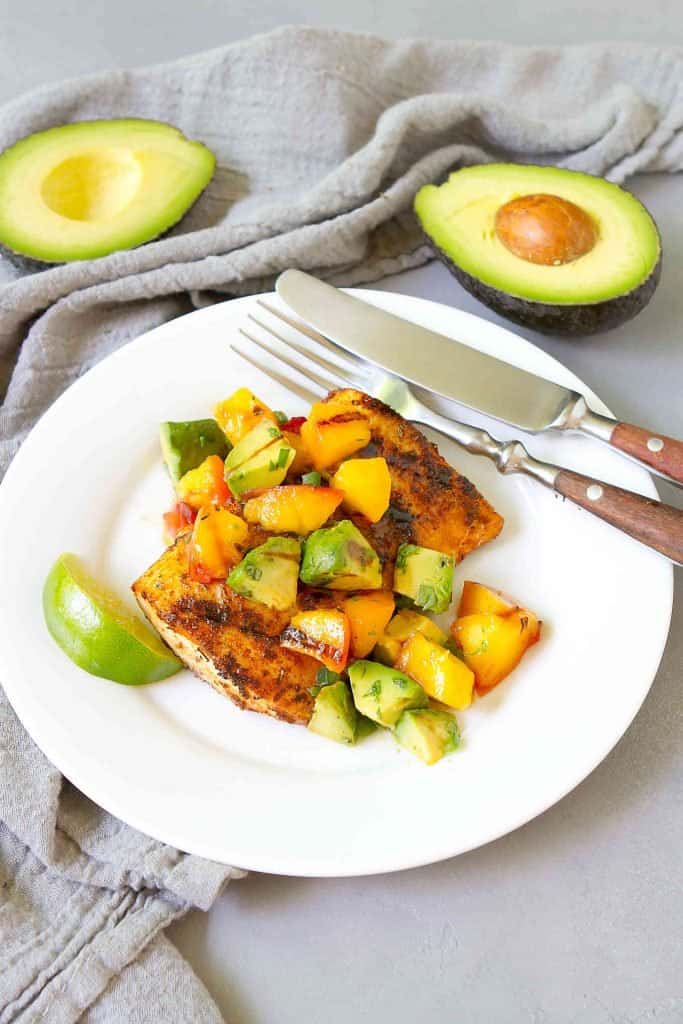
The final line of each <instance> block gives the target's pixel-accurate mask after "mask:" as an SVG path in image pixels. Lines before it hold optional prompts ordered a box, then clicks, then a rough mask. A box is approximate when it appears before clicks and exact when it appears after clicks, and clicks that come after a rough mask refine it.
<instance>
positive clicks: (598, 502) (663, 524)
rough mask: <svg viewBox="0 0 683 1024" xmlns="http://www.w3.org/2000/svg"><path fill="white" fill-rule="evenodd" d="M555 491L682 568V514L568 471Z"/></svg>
mask: <svg viewBox="0 0 683 1024" xmlns="http://www.w3.org/2000/svg"><path fill="white" fill-rule="evenodd" d="M628 429H632V430H635V429H638V428H636V427H632V428H628ZM643 433H644V432H643ZM674 443H675V444H679V445H680V442H679V441H677V442H674ZM554 487H555V490H556V491H557V493H558V494H561V495H562V496H563V497H565V498H569V500H570V501H573V502H574V504H575V505H580V506H581V508H585V509H586V511H588V512H591V513H592V514H593V515H594V516H598V518H599V519H604V520H605V522H607V523H610V524H611V525H612V526H616V527H617V529H619V530H623V532H624V533H628V534H629V535H630V536H631V537H635V539H636V540H639V541H641V542H642V543H643V544H647V545H648V547H651V548H654V550H655V551H659V552H660V554H662V555H666V557H667V558H670V559H671V560H672V561H673V562H676V563H677V564H678V565H683V511H681V510H679V509H676V508H673V507H672V506H671V505H663V504H662V503H661V502H659V501H654V500H653V499H652V498H644V497H643V496H642V495H640V494H634V493H633V492H632V491H624V490H622V488H621V487H613V486H612V485H611V484H606V483H603V482H602V481H601V480H593V479H591V477H589V476H582V475H581V474H580V473H573V472H572V471H571V470H568V469H561V470H560V471H559V473H558V474H557V476H556V477H555V482H554Z"/></svg>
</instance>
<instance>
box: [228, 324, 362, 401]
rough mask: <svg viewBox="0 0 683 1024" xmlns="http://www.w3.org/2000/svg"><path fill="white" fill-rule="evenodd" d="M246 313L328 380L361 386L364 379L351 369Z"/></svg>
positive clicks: (339, 383) (336, 383)
mask: <svg viewBox="0 0 683 1024" xmlns="http://www.w3.org/2000/svg"><path fill="white" fill-rule="evenodd" d="M247 315H248V317H249V319H250V320H253V322H254V323H255V324H257V325H258V326H259V327H260V328H261V330H263V331H265V332H266V333H267V334H271V335H272V336H273V337H274V338H277V340H278V341H280V342H282V344H283V345H286V346H287V347H288V348H292V349H294V351H295V352H298V353H299V355H300V356H301V357H302V359H304V360H308V361H309V362H311V363H314V364H315V365H316V366H318V367H319V368H320V369H321V370H324V371H325V372H326V373H327V374H329V377H330V380H332V381H334V383H335V385H336V386H337V387H339V386H340V385H341V386H342V387H343V386H345V385H347V384H356V385H360V386H361V387H362V386H363V383H364V381H363V378H362V377H361V375H360V374H358V373H356V372H355V371H353V370H347V368H346V366H340V365H339V364H338V363H332V362H330V360H329V359H325V358H324V357H323V356H321V355H319V354H318V353H317V352H312V351H311V350H310V349H308V348H303V347H302V346H301V345H297V344H296V342H294V341H291V340H290V339H289V338H285V336H284V335H283V334H280V333H279V331H276V330H275V328H274V327H270V326H269V325H268V324H264V323H263V321H262V320H259V319H258V318H257V317H255V316H254V314H253V313H248V314H247ZM296 365H297V368H298V366H299V364H298V363H297V364H296Z"/></svg>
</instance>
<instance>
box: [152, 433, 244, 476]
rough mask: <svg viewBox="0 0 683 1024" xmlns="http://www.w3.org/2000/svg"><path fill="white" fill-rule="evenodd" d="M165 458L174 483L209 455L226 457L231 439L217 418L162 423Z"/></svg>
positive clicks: (161, 435)
mask: <svg viewBox="0 0 683 1024" xmlns="http://www.w3.org/2000/svg"><path fill="white" fill-rule="evenodd" d="M159 439H160V441H161V451H162V453H163V456H164V462H165V463H166V466H167V467H168V471H169V473H170V474H171V479H172V480H173V482H174V483H177V482H178V480H180V478H181V476H185V474H186V473H188V472H189V471H190V470H191V469H196V467H197V466H199V465H200V463H202V462H203V461H204V459H207V458H208V457H209V455H218V456H219V458H221V459H223V458H225V456H226V454H227V452H228V442H227V440H226V437H225V434H224V433H223V431H222V430H221V428H220V427H219V426H218V424H217V423H216V421H215V420H185V421H181V422H177V423H173V422H171V421H167V422H166V423H162V424H161V425H160V427H159Z"/></svg>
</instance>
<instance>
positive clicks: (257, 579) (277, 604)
mask: <svg viewBox="0 0 683 1024" xmlns="http://www.w3.org/2000/svg"><path fill="white" fill-rule="evenodd" d="M300 557H301V545H300V544H299V541H298V540H294V539H293V538H291V537H271V538H270V539H269V540H267V541H266V542H265V544H261V545H260V546H259V547H257V548H252V550H251V551H249V552H248V554H246V555H245V556H244V558H243V559H242V561H241V562H240V563H239V565H236V566H235V568H234V569H233V570H232V572H231V573H230V575H229V576H228V585H229V586H230V587H232V589H233V590H234V591H236V592H237V593H238V594H241V595H242V597H247V598H249V599H250V600H252V601H258V602H259V603H260V604H265V605H267V606H268V607H269V608H276V609H277V610H278V611H287V609H288V608H291V607H292V606H293V605H294V604H295V602H296V592H297V583H298V576H299V559H300Z"/></svg>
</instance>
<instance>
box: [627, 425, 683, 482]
mask: <svg viewBox="0 0 683 1024" xmlns="http://www.w3.org/2000/svg"><path fill="white" fill-rule="evenodd" d="M609 443H610V444H611V445H612V447H613V448H616V449H618V451H620V452H624V453H625V454H626V455H630V456H631V457H632V458H634V459H639V460H640V462H644V463H645V464H646V465H647V466H650V467H651V468H652V469H654V470H655V472H657V473H661V474H662V475H663V476H668V477H670V478H671V479H672V480H675V481H676V483H679V484H683V441H677V440H676V438H674V437H666V436H665V435H664V434H654V433H653V432H652V431H650V430H643V428H642V427H634V426H633V424H631V423H617V425H616V427H615V428H614V430H613V431H612V436H611V437H610V439H609Z"/></svg>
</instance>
